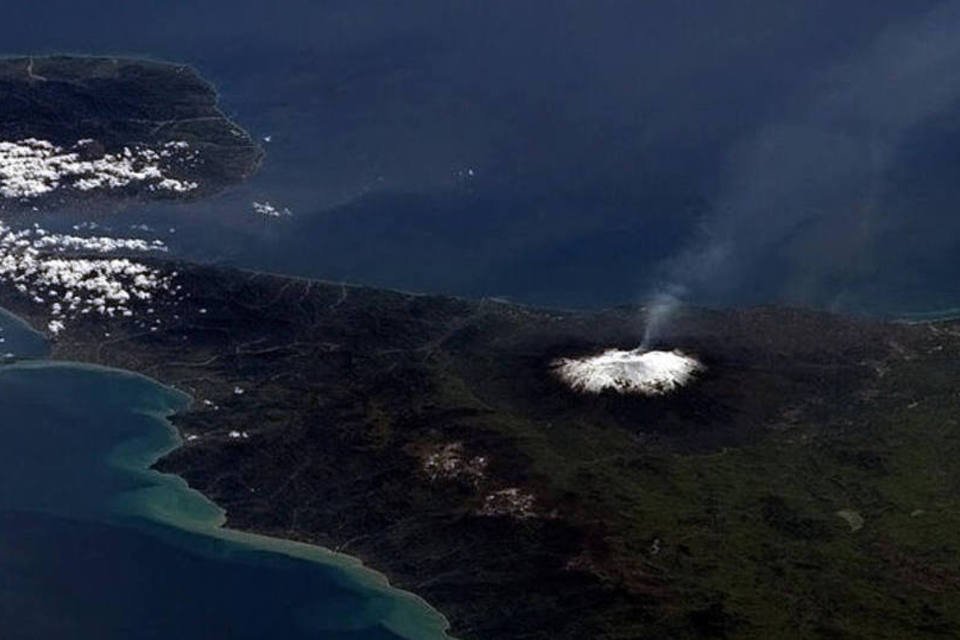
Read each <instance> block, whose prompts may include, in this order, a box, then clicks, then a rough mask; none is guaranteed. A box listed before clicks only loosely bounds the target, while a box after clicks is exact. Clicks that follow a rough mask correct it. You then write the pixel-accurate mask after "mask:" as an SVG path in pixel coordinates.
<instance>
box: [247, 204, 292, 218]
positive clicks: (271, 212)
mask: <svg viewBox="0 0 960 640" xmlns="http://www.w3.org/2000/svg"><path fill="white" fill-rule="evenodd" d="M253 212H254V213H256V214H259V215H261V216H264V217H266V218H283V217H286V216H292V215H293V212H292V211H290V209H287V208H286V207H284V208H282V209H281V208H279V207H277V206H276V205H274V204H273V203H270V202H254V203H253Z"/></svg>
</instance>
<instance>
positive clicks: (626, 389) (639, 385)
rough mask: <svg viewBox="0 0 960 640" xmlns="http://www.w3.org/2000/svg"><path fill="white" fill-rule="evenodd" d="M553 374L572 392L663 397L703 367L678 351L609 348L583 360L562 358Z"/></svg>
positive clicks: (688, 380) (557, 362) (555, 366)
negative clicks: (606, 392)
mask: <svg viewBox="0 0 960 640" xmlns="http://www.w3.org/2000/svg"><path fill="white" fill-rule="evenodd" d="M553 365H554V371H555V372H556V373H557V375H559V376H560V378H561V379H562V380H563V381H564V382H565V383H567V385H569V386H570V388H571V389H574V390H575V391H582V392H585V393H600V392H602V391H605V390H607V389H610V390H612V391H616V392H618V393H638V394H642V395H651V396H652V395H662V394H665V393H669V392H670V391H673V390H675V389H677V388H678V387H682V386H683V385H685V384H687V383H688V382H690V380H691V379H692V378H693V376H694V374H696V373H697V372H698V371H701V370H702V369H703V368H704V367H703V365H702V364H701V363H700V362H699V361H698V360H697V359H695V358H693V357H691V356H688V355H686V354H684V353H682V352H680V351H677V350H673V351H646V350H644V349H632V350H621V349H609V350H607V351H604V352H603V353H601V354H600V355H596V356H588V357H584V358H561V359H559V360H556V361H555V362H554V363H553Z"/></svg>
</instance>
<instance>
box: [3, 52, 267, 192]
mask: <svg viewBox="0 0 960 640" xmlns="http://www.w3.org/2000/svg"><path fill="white" fill-rule="evenodd" d="M29 138H34V139H39V140H44V141H48V142H51V143H53V144H55V145H58V146H61V147H64V148H70V147H71V145H75V144H76V143H77V141H79V140H85V139H86V140H90V141H91V144H89V145H88V146H87V147H85V148H84V151H83V153H84V154H85V156H86V157H85V159H90V160H93V159H97V158H99V157H102V156H103V154H106V153H112V154H116V153H122V152H123V149H124V148H125V147H136V146H138V145H139V146H148V147H157V146H159V145H162V144H163V143H166V142H169V141H183V142H186V143H188V144H189V145H190V148H191V149H192V150H195V151H196V152H197V153H198V156H197V158H196V160H195V161H191V162H190V163H184V164H178V163H174V162H168V163H166V166H164V169H165V171H166V173H167V175H169V176H170V177H173V178H177V179H184V180H190V181H195V182H196V183H197V185H198V187H197V188H196V189H194V190H192V191H190V192H185V193H169V192H164V191H161V190H148V189H146V188H144V186H143V185H130V186H127V187H125V188H123V189H122V190H119V193H113V194H111V195H110V201H115V200H117V196H118V195H119V196H124V197H125V198H128V199H196V198H201V197H204V196H209V195H211V194H212V193H216V192H218V191H221V190H222V189H223V188H224V187H227V186H229V185H232V184H236V183H239V182H242V181H243V180H245V179H246V178H248V177H249V176H250V175H252V174H253V173H254V172H255V171H256V170H257V168H258V167H259V165H260V161H261V158H262V156H263V151H262V149H261V148H260V147H259V146H258V145H257V144H256V143H255V142H254V141H253V140H252V138H251V137H250V136H249V134H247V132H246V131H244V130H243V129H241V128H240V127H239V126H237V125H236V124H235V123H233V122H232V121H230V119H229V118H227V116H226V115H224V113H223V112H222V111H221V110H220V109H219V107H218V105H217V93H216V91H215V90H214V88H213V87H212V86H211V85H210V84H209V83H208V82H207V81H205V80H204V79H203V78H201V77H200V76H199V75H198V74H197V72H196V71H195V70H194V69H193V68H192V67H189V66H187V65H180V64H173V63H167V62H154V61H149V60H141V59H127V58H113V57H87V56H34V57H8V58H0V141H7V142H14V141H20V140H25V139H29ZM106 204H109V201H108V199H107V198H104V197H103V194H102V193H100V192H80V191H77V190H74V189H58V190H57V191H56V192H55V193H53V194H50V195H46V196H43V197H40V198H31V199H29V200H26V201H20V200H17V199H4V198H0V210H11V211H16V210H17V209H23V208H27V209H33V208H34V207H37V208H49V207H52V206H56V207H64V206H71V207H90V206H93V205H96V206H98V207H103V206H104V205H106Z"/></svg>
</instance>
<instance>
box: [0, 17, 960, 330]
mask: <svg viewBox="0 0 960 640" xmlns="http://www.w3.org/2000/svg"><path fill="white" fill-rule="evenodd" d="M4 11H5V19H4V20H3V21H2V23H0V43H2V44H0V51H3V52H5V53H11V54H19V55H23V54H30V53H34V54H42V53H63V52H78V53H84V54H105V55H132V56H145V57H152V58H159V59H166V60H172V61H176V62H183V63H188V64H191V65H193V66H195V67H196V68H197V69H198V70H199V72H200V73H201V74H202V75H203V76H204V77H206V78H208V79H209V80H210V81H212V82H213V83H214V84H215V85H216V86H217V88H218V89H219V91H220V97H221V103H222V107H223V109H224V110H225V111H226V112H227V113H228V114H229V115H230V116H232V117H233V118H235V119H236V120H237V122H238V123H240V124H241V125H242V126H243V127H245V128H247V129H248V130H249V131H251V133H252V134H253V135H254V136H255V137H256V138H257V139H259V140H261V142H262V143H263V146H264V147H265V149H266V152H267V156H266V160H265V162H264V165H263V168H262V170H261V172H260V173H259V175H257V176H256V177H255V178H254V179H253V180H252V181H251V182H250V183H249V184H247V185H244V186H243V187H241V188H238V189H234V190H232V191H231V192H229V193H227V194H224V195H223V196H221V197H218V198H215V199H212V200H209V201H206V202H202V203H197V204H195V205H191V206H173V207H146V208H139V209H136V210H129V211H127V212H125V213H124V214H123V215H122V216H111V217H110V218H107V219H101V220H99V222H101V223H103V224H105V225H109V226H112V227H113V228H114V230H115V231H117V232H119V231H123V230H128V227H129V225H131V224H148V225H150V226H152V227H154V230H155V231H154V232H155V234H156V235H157V236H159V237H161V238H162V239H164V240H165V241H167V242H168V243H169V244H170V246H171V247H172V248H173V249H174V251H175V252H177V253H178V254H179V255H183V256H187V257H190V258H193V259H198V260H203V261H210V262H223V263H229V264H233V265H239V266H245V267H252V268H257V269H264V270H270V271H277V272H282V273H291V274H297V275H304V276H311V277H319V278H325V279H331V280H347V281H352V282H357V283H361V284H367V285H382V286H388V287H394V288H399V289H405V290H414V291H425V292H446V293H454V294H461V295H469V296H481V295H488V296H499V297H505V298H508V299H513V300H516V301H519V302H525V303H535V304H542V305H558V306H564V307H571V306H575V307H590V306H598V305H611V304H633V303H641V302H643V301H645V300H646V299H648V298H649V297H650V296H651V294H653V293H655V292H656V291H658V290H659V289H660V288H662V287H663V286H669V285H680V286H682V287H685V289H686V290H687V292H688V295H689V297H690V299H691V300H692V301H694V302H702V303H708V304H720V305H724V304H747V303H750V304H752V303H773V302H787V303H790V304H812V305H817V306H822V307H827V308H831V309H838V310H847V311H864V312H869V313H877V314H882V315H887V314H899V313H908V312H925V311H930V310H935V309H945V308H952V307H957V306H960V290H958V289H957V287H956V286H955V281H956V274H957V272H958V270H960V216H957V215H956V213H955V212H956V203H957V202H958V201H960V180H958V179H957V176H958V174H960V158H958V157H957V154H956V152H955V150H956V149H957V148H958V147H960V120H958V119H957V118H956V116H955V114H956V113H957V112H958V109H957V107H958V106H960V82H958V81H957V80H956V78H955V77H954V75H955V74H953V69H955V68H957V66H960V52H958V51H957V50H956V49H955V47H952V46H951V43H954V42H956V41H957V40H958V39H960V5H958V2H956V1H954V0H947V1H945V0H917V1H916V2H910V3H904V2H901V1H898V0H852V1H848V2H843V3H837V2H833V1H831V0H811V1H810V2H803V3H795V2H780V1H776V2H763V1H753V0H745V1H737V2H732V1H730V0H705V1H704V2H700V3H697V7H696V9H695V10H693V9H691V8H690V7H689V6H688V5H686V4H682V3H676V2H674V1H672V0H651V1H649V2H622V1H620V0H597V1H595V2H579V1H576V0H515V1H512V2H472V1H467V2H449V1H448V0H414V1H412V2H404V3H397V2H391V1H389V0H360V1H357V0H324V1H323V2H320V1H317V0H288V1H285V2H283V3H264V2H261V1H259V0H207V1H205V2H202V3H197V2H186V1H183V0H165V1H160V0H141V1H138V2H122V1H120V0H36V1H35V2H29V3H27V2H21V3H12V4H11V5H10V6H9V7H5V9H4ZM906 61H909V62H906ZM254 201H257V202H271V203H273V204H274V205H275V206H277V207H278V208H280V209H283V208H288V209H289V210H290V211H291V212H292V215H291V216H289V217H284V218H281V219H268V218H264V217H263V216H259V215H257V214H255V213H254V212H253V208H252V203H253V202H254ZM59 215H60V214H58V216H59ZM82 217H85V218H90V217H93V218H96V217H97V216H96V214H95V212H94V213H84V214H83V215H82ZM75 222H76V220H71V224H73V223H75ZM49 226H51V227H53V225H49ZM721 252H726V256H727V261H728V264H726V265H724V266H725V267H726V268H723V269H721V268H715V265H710V264H709V258H710V256H715V255H717V254H718V253H721ZM691 255H692V256H693V259H690V256H691ZM685 257H686V260H685V259H684V258H685ZM678 259H679V260H680V262H681V264H680V265H679V267H678V266H677V264H676V262H677V260H678Z"/></svg>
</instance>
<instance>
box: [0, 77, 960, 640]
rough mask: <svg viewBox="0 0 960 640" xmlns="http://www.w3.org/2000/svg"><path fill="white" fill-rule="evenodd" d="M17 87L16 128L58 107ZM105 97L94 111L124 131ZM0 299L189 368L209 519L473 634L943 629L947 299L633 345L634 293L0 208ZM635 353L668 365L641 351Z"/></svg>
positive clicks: (949, 366)
mask: <svg viewBox="0 0 960 640" xmlns="http://www.w3.org/2000/svg"><path fill="white" fill-rule="evenodd" d="M9 64H10V65H13V63H12V62H11V63H9ZM18 64H19V65H20V66H19V67H16V68H17V69H20V71H19V73H20V74H21V75H20V76H17V78H20V77H21V76H23V77H24V78H26V80H22V79H21V80H18V82H42V80H36V79H31V78H32V76H35V75H39V76H43V77H47V78H49V77H51V76H54V74H53V73H52V72H51V67H50V66H45V65H44V64H37V62H36V61H34V62H33V64H32V65H31V63H30V61H29V59H27V60H26V62H20V63H18ZM50 64H52V65H53V68H59V67H57V66H56V65H57V64H59V65H61V66H62V67H66V68H71V66H72V64H73V63H72V62H69V61H61V62H59V63H56V64H54V63H50ZM85 64H90V63H85ZM101 64H102V65H106V67H107V69H106V70H105V71H103V73H106V74H108V75H109V73H110V71H109V69H110V68H111V67H110V65H109V64H108V63H107V62H99V63H97V65H94V66H93V67H90V68H87V71H85V72H84V73H86V74H90V75H94V76H95V75H96V73H99V72H97V71H96V70H97V69H100V67H99V66H98V65H101ZM130 64H132V65H134V66H136V63H121V67H122V66H124V65H130ZM150 64H152V63H150ZM25 65H26V66H25ZM148 66H149V65H148ZM21 67H23V69H21ZM13 68H14V67H13V66H10V67H9V69H13ZM170 70H171V68H167V72H169V71H170ZM131 72H132V73H134V75H136V73H139V72H140V71H131ZM10 73H12V71H11V72H10ZM183 73H184V74H186V76H187V77H188V78H191V79H190V81H189V82H188V87H187V88H188V89H189V87H192V86H193V80H192V78H193V77H194V76H193V75H192V74H191V72H189V71H185V72H183ZM164 77H166V76H164ZM81 84H85V83H81ZM110 86H113V85H110ZM137 86H139V85H137ZM108 93H109V92H108ZM187 93H188V94H189V95H194V94H193V93H191V92H190V91H187ZM173 95H176V94H173ZM3 99H4V98H3V97H0V100H3ZM188 102H190V101H188ZM30 113H31V112H24V113H23V114H21V116H20V117H21V123H20V125H19V126H20V129H19V130H17V132H15V134H14V135H12V137H10V134H5V135H8V138H7V139H8V140H13V139H19V140H28V139H31V138H32V139H35V140H47V141H49V142H50V144H54V145H60V146H62V145H64V144H67V143H66V142H65V140H70V139H72V138H74V137H76V136H75V135H74V134H73V133H71V132H66V133H64V134H63V137H61V138H57V137H56V135H54V132H52V131H45V130H43V129H42V127H43V126H45V123H46V122H47V120H46V119H41V121H40V122H39V123H38V124H37V127H40V129H36V130H35V129H31V128H30V127H29V126H28V124H29V123H30V122H31V120H30V118H31V116H30ZM113 126H114V125H110V126H107V130H105V131H104V132H101V133H99V134H97V136H96V139H97V140H113V142H112V143H111V144H115V145H117V147H116V148H119V146H120V145H127V146H129V144H132V143H130V142H128V140H129V138H128V136H127V133H126V132H124V130H123V129H122V126H120V125H117V126H118V127H120V128H119V129H117V131H116V132H115V136H116V137H111V133H110V132H111V131H113V129H112V127H113ZM227 126H229V125H227ZM137 131H138V133H137V134H136V135H135V136H134V137H136V138H137V139H141V138H142V137H143V136H142V131H143V130H142V129H137ZM91 135H93V134H91ZM185 136H186V134H185V133H184V134H183V135H181V134H180V133H179V132H178V133H177V134H176V135H173V134H170V135H168V132H166V131H164V132H163V134H162V135H161V136H160V137H157V138H155V139H154V140H167V139H169V140H174V141H176V140H179V139H181V138H184V139H186V138H185ZM189 144H190V145H191V147H192V146H193V145H199V141H189ZM249 152H250V153H253V151H249ZM58 153H59V152H58ZM245 157H247V158H248V159H252V158H254V157H255V154H254V155H251V156H245ZM251 162H252V160H251ZM244 166H247V167H249V166H251V165H249V164H247V165H244ZM183 170H184V173H178V174H172V175H174V177H173V178H172V179H175V180H182V181H187V182H191V183H192V182H196V183H197V184H201V183H202V182H203V180H204V175H206V174H205V173H204V171H205V170H202V169H199V168H192V165H189V164H188V165H183ZM241 173H242V172H241ZM231 175H233V176H239V175H240V173H235V174H231ZM87 178H89V176H82V177H81V178H80V179H87ZM151 180H153V179H151ZM147 183H148V184H149V183H150V181H149V180H148V181H147ZM210 184H211V185H220V186H222V185H223V184H224V182H223V181H221V182H217V181H213V182H211V183H210ZM71 188H72V187H71ZM131 188H132V189H134V191H135V192H136V194H135V195H136V197H141V196H144V195H145V196H147V197H152V196H151V194H152V193H154V192H150V191H149V190H147V191H143V190H142V188H146V187H143V186H142V185H141V186H131ZM211 188H212V187H211ZM198 189H199V187H198ZM91 191H98V189H91ZM100 197H110V198H117V199H124V198H127V197H129V194H127V193H126V187H122V188H120V189H119V190H116V191H114V190H109V189H106V190H102V192H101V193H100ZM19 199H20V196H15V197H11V198H8V200H11V201H17V202H19ZM0 307H3V308H5V309H8V310H10V311H12V312H13V313H15V314H17V315H18V316H20V317H22V318H24V319H25V320H27V321H28V322H29V323H30V324H31V325H32V326H34V327H36V328H37V329H38V330H41V331H43V332H44V333H45V334H46V335H47V336H48V338H49V339H50V340H51V344H52V356H53V357H54V358H58V359H63V360H73V361H80V362H88V363H95V364H102V365H109V366H111V367H119V368H123V369H128V370H131V371H137V372H140V373H143V374H145V375H148V376H151V377H153V378H155V379H157V380H159V381H161V382H164V383H166V384H169V385H172V386H174V387H176V388H178V389H181V390H183V391H185V392H187V393H189V394H190V395H191V396H192V397H193V403H192V405H191V406H190V408H189V409H187V410H186V411H184V412H182V413H180V414H178V415H176V416H174V417H173V422H174V424H175V425H176V427H177V429H178V430H179V432H180V434H181V437H182V441H183V442H182V446H180V447H179V448H178V449H176V450H174V451H172V452H170V453H169V454H168V455H166V456H165V457H164V458H162V459H161V460H159V461H158V462H157V464H156V466H157V468H158V469H160V470H162V471H165V472H170V473H175V474H178V475H180V476H182V477H183V478H185V479H186V480H187V481H188V482H189V483H190V485H191V486H192V487H194V488H196V489H198V490H199V491H201V492H202V493H204V494H205V495H207V496H209V497H210V498H211V499H212V500H214V501H215V502H217V503H218V504H219V505H221V506H223V507H224V508H225V509H226V511H227V518H228V522H227V526H229V527H232V528H236V529H240V530H245V531H252V532H258V533H263V534H267V535H270V536H275V537H281V538H287V539H291V540H297V541H303V542H308V543H312V544H317V545H322V546H324V547H328V548H331V549H334V550H337V551H340V552H343V553H346V554H349V555H352V556H356V557H358V558H360V559H362V560H363V561H364V562H365V563H366V564H368V565H369V566H371V567H373V568H375V569H377V570H378V571H382V572H383V573H385V574H386V575H387V576H388V577H389V578H390V580H391V582H392V583H393V584H395V585H397V586H399V587H402V588H404V589H407V590H409V591H412V592H414V593H416V594H418V595H420V596H422V597H424V598H425V599H426V600H427V601H428V602H429V603H430V604H431V605H433V606H435V607H436V608H437V609H439V610H440V611H441V612H443V613H444V615H446V616H447V618H448V619H449V621H450V623H451V629H450V634H451V636H453V637H456V638H460V639H461V640H482V639H483V640H494V639H519V638H523V639H543V640H547V639H549V640H558V639H568V638H569V639H571V640H573V639H578V640H579V639H582V638H604V639H609V640H612V639H617V640H627V639H635V638H677V639H684V638H758V639H759V638H810V637H819V638H866V637H869V638H904V637H920V636H923V637H926V636H930V637H935V636H943V637H949V636H951V635H953V634H955V632H956V630H957V629H960V555H958V553H957V548H958V544H960V538H958V535H957V533H956V532H957V531H958V530H960V493H958V492H957V487H958V486H960V422H958V421H960V407H958V404H957V399H958V395H957V394H958V390H957V380H958V379H960V378H958V377H960V322H957V321H950V320H944V321H939V322H929V323H922V324H906V323H898V322H882V321H879V320H871V319H864V318H850V317H842V316H838V315H834V314H829V313H825V312H820V311H814V310H804V309H793V308H780V307H760V308H752V309H739V310H714V309H700V308H691V307H687V308H681V309H679V310H678V312H677V313H676V315H675V316H674V317H673V318H672V319H671V322H670V323H669V324H668V325H667V326H665V327H664V331H663V332H662V333H660V334H659V335H658V337H657V338H656V339H655V340H654V341H653V342H652V343H649V344H646V345H643V343H644V333H645V324H646V323H645V317H646V313H647V311H648V310H646V309H643V308H638V307H621V308H613V309H607V310H599V311H568V310H552V309H540V308H532V307H527V306H523V305H517V304H510V303H506V302H503V301H500V300H494V299H479V300H468V299H462V298H456V297H450V296H440V295H417V294H411V293H404V292H397V291H389V290H382V289H375V288H369V287H364V286H358V285H350V284H344V283H334V282H321V281H316V280H307V279H300V278H294V277H286V276H282V275H273V274H265V273H258V272H252V271H244V270H237V269H231V268H225V267H220V266H207V265H199V264H192V263H186V262H182V261H178V260H176V259H172V258H168V257H167V256H165V255H164V252H163V247H162V246H157V245H154V244H152V243H148V242H146V241H143V240H139V239H137V238H109V237H108V238H103V237H89V236H70V235H63V234H55V233H49V232H47V231H45V230H43V229H41V228H39V227H36V226H30V225H26V226H23V225H21V226H20V227H16V226H15V225H14V223H13V222H11V221H5V222H2V223H0ZM640 345H643V347H642V348H640ZM651 353H654V354H658V355H656V356H655V357H648V355H647V354H651ZM668 354H672V355H669V357H668ZM638 361H639V362H641V363H642V365H643V366H650V367H655V366H661V363H662V362H666V365H664V366H667V365H668V366H669V367H679V368H677V369H675V371H676V372H677V373H676V375H673V376H672V377H667V378H649V377H644V378H641V379H639V380H638V379H635V376H634V377H631V375H628V374H631V371H632V372H633V373H636V370H635V369H633V370H625V369H623V368H622V367H623V366H636V362H638ZM598 362H599V363H600V364H601V365H602V366H603V367H608V368H606V369H603V370H602V371H603V373H604V375H605V376H606V377H597V376H595V375H594V374H595V371H596V368H595V367H596V366H597V363H598ZM611 363H612V365H611ZM624 363H626V365H625V364H624ZM611 366H612V368H609V367H611ZM669 370H670V371H674V369H669ZM611 372H612V373H611ZM680 374H682V375H680ZM585 376H586V377H585ZM651 380H652V382H651Z"/></svg>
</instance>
